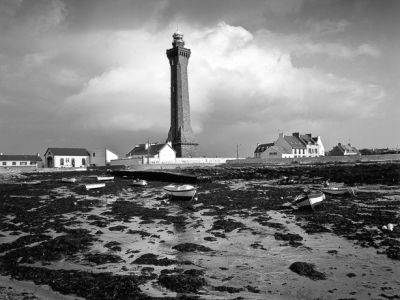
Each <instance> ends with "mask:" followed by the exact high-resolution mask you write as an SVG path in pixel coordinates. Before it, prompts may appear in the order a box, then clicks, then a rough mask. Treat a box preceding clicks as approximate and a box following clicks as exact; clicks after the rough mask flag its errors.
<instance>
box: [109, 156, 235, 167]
mask: <svg viewBox="0 0 400 300" xmlns="http://www.w3.org/2000/svg"><path fill="white" fill-rule="evenodd" d="M228 160H232V158H222V157H182V158H176V159H174V160H172V161H165V162H163V161H160V159H157V158H150V159H149V164H147V160H146V159H145V160H144V163H143V160H142V159H138V158H132V159H127V158H124V159H117V160H112V161H111V162H110V166H125V167H129V168H131V169H135V170H148V169H159V170H161V169H175V168H187V167H197V166H198V167H203V166H215V165H220V164H225V163H226V162H227V161H228Z"/></svg>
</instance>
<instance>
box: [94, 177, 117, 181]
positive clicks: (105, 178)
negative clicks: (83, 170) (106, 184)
mask: <svg viewBox="0 0 400 300" xmlns="http://www.w3.org/2000/svg"><path fill="white" fill-rule="evenodd" d="M96 178H97V181H108V180H114V176H96Z"/></svg>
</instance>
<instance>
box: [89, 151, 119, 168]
mask: <svg viewBox="0 0 400 300" xmlns="http://www.w3.org/2000/svg"><path fill="white" fill-rule="evenodd" d="M115 159H118V155H117V154H115V153H113V152H111V151H110V150H108V149H106V148H97V149H94V150H93V151H90V165H92V166H93V165H96V166H106V165H107V164H108V163H109V162H110V161H111V160H115Z"/></svg>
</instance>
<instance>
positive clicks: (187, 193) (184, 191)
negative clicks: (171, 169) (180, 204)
mask: <svg viewBox="0 0 400 300" xmlns="http://www.w3.org/2000/svg"><path fill="white" fill-rule="evenodd" d="M163 189H164V191H165V193H166V194H167V195H168V196H169V197H170V198H175V199H182V200H191V199H192V198H193V197H194V196H195V195H196V191H197V190H196V188H195V187H194V186H193V185H188V184H184V185H174V184H170V185H167V186H164V188H163Z"/></svg>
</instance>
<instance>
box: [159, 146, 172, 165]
mask: <svg viewBox="0 0 400 300" xmlns="http://www.w3.org/2000/svg"><path fill="white" fill-rule="evenodd" d="M158 158H159V159H160V160H161V161H163V162H167V161H173V160H174V159H175V158H176V152H175V151H174V149H172V148H171V147H170V146H168V144H167V145H166V146H164V147H163V148H162V149H161V150H160V152H159V153H158Z"/></svg>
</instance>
